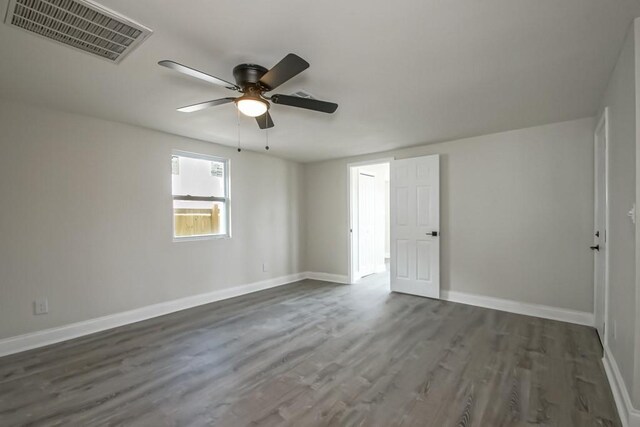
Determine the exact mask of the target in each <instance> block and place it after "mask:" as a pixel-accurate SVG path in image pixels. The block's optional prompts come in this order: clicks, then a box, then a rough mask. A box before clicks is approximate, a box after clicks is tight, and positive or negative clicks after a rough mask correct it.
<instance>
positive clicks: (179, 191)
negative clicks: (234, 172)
mask: <svg viewBox="0 0 640 427" xmlns="http://www.w3.org/2000/svg"><path fill="white" fill-rule="evenodd" d="M173 157H174V158H176V157H177V162H178V164H177V165H176V164H175V162H176V160H172V172H173V174H172V175H171V179H172V187H173V195H174V196H186V195H189V196H216V197H225V196H226V195H225V185H224V175H225V170H224V166H225V165H224V162H218V161H215V160H206V159H194V158H192V157H183V156H173ZM176 172H177V173H176Z"/></svg>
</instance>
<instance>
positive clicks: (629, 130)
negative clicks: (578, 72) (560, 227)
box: [602, 26, 636, 392]
mask: <svg viewBox="0 0 640 427" xmlns="http://www.w3.org/2000/svg"><path fill="white" fill-rule="evenodd" d="M635 78H636V77H635V43H634V31H633V26H632V27H631V29H630V31H629V33H628V35H627V38H626V40H625V43H624V46H623V48H622V51H621V53H620V57H619V59H618V62H617V64H616V67H615V69H614V71H613V74H612V75H611V79H610V81H609V84H608V87H607V90H606V93H605V95H604V97H603V101H602V107H603V108H604V107H605V106H608V107H609V164H610V171H609V179H610V184H609V187H610V188H609V201H610V212H609V214H610V229H609V257H610V263H609V304H610V305H609V318H608V319H606V321H605V325H606V330H607V332H606V334H607V339H608V345H609V348H610V349H611V353H612V354H613V356H614V357H615V359H616V362H617V364H618V367H619V368H620V372H621V373H622V377H623V378H624V381H625V382H626V387H627V389H628V390H629V391H630V392H631V390H632V378H633V372H634V346H635V344H634V342H635V328H636V325H635V315H636V307H635V306H636V293H635V286H636V280H635V274H636V254H635V245H636V242H635V226H634V224H633V223H632V221H631V220H630V218H629V217H628V216H627V212H629V210H630V209H631V207H632V206H633V204H634V203H635V201H636V186H635V181H636V164H635V160H636V109H635V103H636V94H635ZM614 329H615V332H616V336H615V337H614V335H613V334H614Z"/></svg>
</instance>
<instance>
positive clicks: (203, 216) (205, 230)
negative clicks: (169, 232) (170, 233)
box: [173, 200, 227, 237]
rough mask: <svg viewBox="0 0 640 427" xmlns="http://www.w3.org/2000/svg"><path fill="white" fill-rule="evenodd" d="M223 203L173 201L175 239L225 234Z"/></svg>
mask: <svg viewBox="0 0 640 427" xmlns="http://www.w3.org/2000/svg"><path fill="white" fill-rule="evenodd" d="M225 208H226V206H225V203H224V202H198V201H196V202H194V201H185V200H174V201H173V221H174V233H175V237H188V236H208V235H215V234H226V233H227V224H226V215H225Z"/></svg>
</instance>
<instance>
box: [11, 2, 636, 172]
mask: <svg viewBox="0 0 640 427" xmlns="http://www.w3.org/2000/svg"><path fill="white" fill-rule="evenodd" d="M7 2H8V0H0V7H2V10H3V11H4V10H5V9H6V6H7ZM99 2H100V3H101V4H103V5H105V6H107V7H109V8H111V9H114V10H115V11H117V12H120V13H121V14H124V15H125V16H128V17H130V18H132V19H134V20H136V21H139V22H140V23H142V24H144V25H146V26H149V27H151V28H152V29H153V30H154V34H153V36H151V38H150V39H149V40H147V41H146V42H145V43H144V44H143V45H142V46H140V47H139V48H138V50H136V51H134V52H133V53H132V54H131V55H130V56H129V57H127V58H125V59H124V61H123V62H122V63H121V64H120V65H114V64H110V63H108V62H106V61H103V60H101V59H97V58H95V57H93V56H90V55H87V54H84V53H79V52H78V51H76V50H73V49H71V48H68V47H66V46H60V45H57V44H55V43H53V42H50V41H48V40H44V39H41V38H39V37H36V36H34V35H31V34H29V33H27V32H25V31H23V30H19V29H16V28H12V27H9V26H8V25H4V24H2V25H0V55H1V56H0V96H2V97H4V98H8V99H15V100H24V101H26V102H29V103H36V104H40V105H45V106H50V107H54V108H58V109H62V110H65V111H71V112H78V113H83V114H88V115H92V116H96V117H101V118H105V119H110V120H115V121H120V122H126V123H132V124H136V125H141V126H145V127H149V128H153V129H159V130H163V131H166V132H170V133H174V134H178V135H184V136H189V137H194V138H199V139H202V140H206V141H212V142H217V143H221V144H226V145H236V143H237V118H236V111H235V109H234V106H233V104H231V105H225V106H219V107H215V108H212V109H209V110H205V111H201V112H198V113H191V114H185V113H179V112H176V111H175V108H177V107H179V106H183V105H187V104H191V103H196V102H200V101H207V100H210V99H215V98H220V97H225V96H233V92H230V91H227V90H226V89H224V88H221V87H217V86H210V85H207V84H206V83H204V82H201V81H198V80H195V79H191V78H189V77H186V76H182V75H179V74H177V73H175V72H171V71H170V70H167V69H164V68H162V67H160V66H158V65H157V64H156V63H157V62H158V61H159V60H161V59H173V60H175V61H177V62H181V63H183V64H186V65H190V66H192V67H195V68H198V69H200V70H202V71H205V72H208V73H210V74H213V75H215V76H218V77H221V78H223V79H227V80H232V75H231V70H232V68H233V67H234V66H235V65H236V64H238V63H241V62H253V63H258V64H261V65H264V66H265V67H268V68H269V67H271V66H273V65H274V64H275V63H276V62H278V61H279V60H280V59H281V58H282V57H283V56H284V55H285V54H287V53H289V52H293V53H296V54H298V55H300V56H301V57H303V58H305V59H306V60H307V61H309V62H310V63H311V67H310V68H309V69H308V70H307V71H305V72H304V73H302V74H301V75H299V76H297V77H295V78H294V79H292V80H291V81H289V82H288V83H286V84H285V85H283V86H281V87H280V88H278V90H276V92H278V93H285V94H289V93H292V92H294V91H296V90H299V89H305V90H307V91H308V92H311V93H312V94H313V95H314V96H316V97H317V98H319V99H325V100H328V101H334V102H337V103H339V104H340V107H339V109H338V111H337V112H336V113H335V114H333V115H326V114H323V113H316V112H311V111H307V110H300V109H295V108H291V107H285V106H280V105H275V106H273V108H272V110H271V112H272V116H273V119H274V122H275V124H276V127H275V128H274V129H272V130H270V131H269V140H270V145H271V147H272V150H271V153H273V154H275V155H277V156H281V157H286V158H290V159H295V160H299V161H314V160H321V159H327V158H334V157H342V156H349V155H356V154H363V153H371V152H377V151H383V150H388V149H393V148H398V147H404V146H411V145H418V144H424V143H430V142H436V141H442V140H447V139H454V138H459V137H464V136H472V135H479V134H486V133H492V132H498V131H503V130H508V129H516V128H522V127H528V126H535V125H540V124H544V123H550V122H556V121H563V120H570V119H575V118H580V117H586V116H590V115H593V114H594V113H595V111H596V109H597V106H598V102H599V100H600V97H601V95H602V92H603V90H604V87H605V84H606V82H607V79H608V76H609V74H610V73H611V70H612V68H613V65H614V63H615V60H616V57H617V55H618V52H619V49H620V47H621V45H622V42H623V39H624V35H625V33H626V30H627V28H628V25H629V24H630V23H631V21H632V18H633V17H635V16H640V0H615V1H611V0H607V1H604V0H483V1H478V0H402V1H399V2H392V1H388V0H384V1H382V0H349V1H345V0H341V1H338V0H324V1H300V0H276V1H271V2H265V1H256V0H241V1H239V0H218V1H212V0H181V1H175V0H135V1H131V0H99ZM241 132H242V133H241V136H242V145H243V146H244V147H246V148H250V149H256V150H260V149H261V147H262V146H264V137H265V135H264V131H259V130H258V129H257V126H256V125H255V122H254V121H253V119H249V118H243V119H242V120H241Z"/></svg>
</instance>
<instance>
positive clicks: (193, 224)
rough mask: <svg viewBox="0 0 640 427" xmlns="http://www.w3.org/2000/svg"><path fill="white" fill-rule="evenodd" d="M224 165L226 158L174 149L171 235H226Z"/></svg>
mask: <svg viewBox="0 0 640 427" xmlns="http://www.w3.org/2000/svg"><path fill="white" fill-rule="evenodd" d="M228 166H229V163H228V160H227V159H222V158H219V157H211V156H205V155H199V154H191V153H183V152H174V154H173V156H172V158H171V174H172V175H171V181H172V189H173V190H172V193H173V235H174V238H176V239H180V238H189V237H207V236H218V237H219V236H223V237H224V236H229V221H228V219H229V216H228V212H229V194H228V193H229V167H228Z"/></svg>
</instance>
